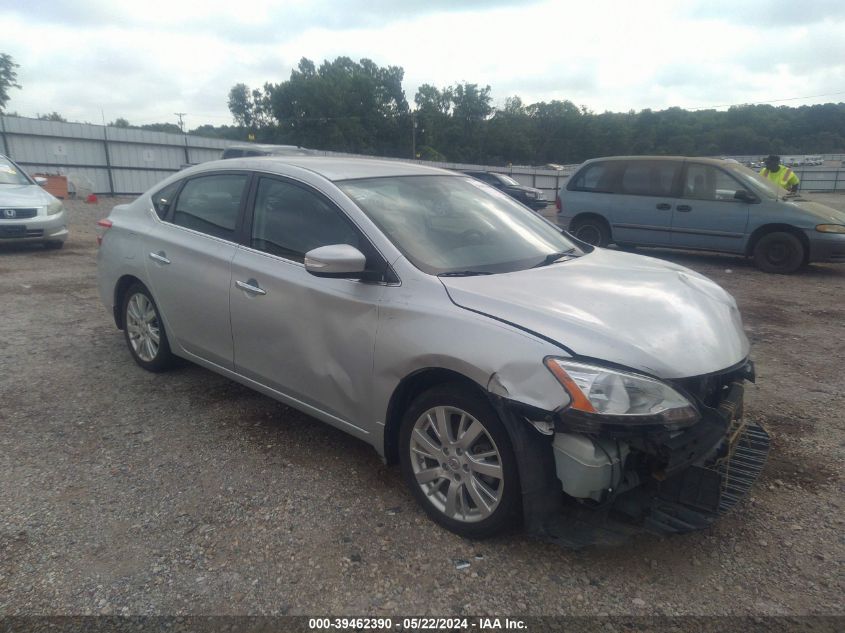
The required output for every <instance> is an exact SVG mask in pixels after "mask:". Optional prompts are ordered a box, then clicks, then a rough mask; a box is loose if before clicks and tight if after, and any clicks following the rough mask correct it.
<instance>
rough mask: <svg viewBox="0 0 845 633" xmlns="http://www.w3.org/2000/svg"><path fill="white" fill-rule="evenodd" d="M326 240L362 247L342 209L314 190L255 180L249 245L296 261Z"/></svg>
mask: <svg viewBox="0 0 845 633" xmlns="http://www.w3.org/2000/svg"><path fill="white" fill-rule="evenodd" d="M329 244H349V245H351V246H354V247H355V248H357V249H359V250H361V251H364V252H365V254H366V251H367V250H368V249H367V248H365V247H362V244H361V238H360V234H359V233H358V231H357V230H356V229H355V227H353V226H352V224H351V223H350V222H349V220H347V219H346V217H345V216H343V215H342V214H341V212H340V211H339V210H338V209H336V208H335V207H333V206H332V205H330V204H329V203H328V202H327V201H326V200H324V199H323V198H322V197H320V196H318V195H317V194H315V193H313V192H311V191H309V190H308V189H305V188H304V187H301V186H299V185H295V184H292V183H289V182H286V181H284V180H275V179H273V178H262V179H261V180H259V181H258V192H257V194H256V197H255V211H254V213H253V220H252V235H251V239H250V245H251V246H252V248H255V249H257V250H260V251H264V252H266V253H270V254H272V255H278V256H280V257H285V258H287V259H292V260H295V261H298V262H303V261H304V260H305V253H307V252H308V251H310V250H311V249H314V248H319V247H320V246H328V245H329Z"/></svg>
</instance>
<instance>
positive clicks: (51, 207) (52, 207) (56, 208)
mask: <svg viewBox="0 0 845 633" xmlns="http://www.w3.org/2000/svg"><path fill="white" fill-rule="evenodd" d="M63 208H64V207H63V206H62V201H61V200H53V201H52V202H51V203H50V204H48V205H47V207H46V210H47V215H56V214H57V213H61V212H62V209H63Z"/></svg>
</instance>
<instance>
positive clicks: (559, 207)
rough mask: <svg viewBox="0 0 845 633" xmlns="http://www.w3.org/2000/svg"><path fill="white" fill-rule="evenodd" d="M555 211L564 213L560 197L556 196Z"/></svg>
mask: <svg viewBox="0 0 845 633" xmlns="http://www.w3.org/2000/svg"><path fill="white" fill-rule="evenodd" d="M555 209H557V210H558V211H563V205H562V204H561V203H560V195H556V196H555Z"/></svg>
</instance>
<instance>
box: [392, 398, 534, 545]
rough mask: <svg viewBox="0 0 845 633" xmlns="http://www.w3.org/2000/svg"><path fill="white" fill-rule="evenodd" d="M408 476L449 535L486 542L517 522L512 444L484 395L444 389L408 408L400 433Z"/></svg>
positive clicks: (516, 480)
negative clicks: (479, 539)
mask: <svg viewBox="0 0 845 633" xmlns="http://www.w3.org/2000/svg"><path fill="white" fill-rule="evenodd" d="M400 462H401V466H402V475H403V477H404V478H405V482H406V483H407V485H408V487H409V488H410V489H411V492H412V494H413V495H414V497H415V498H416V499H417V501H418V502H419V503H420V505H422V507H423V509H424V510H425V511H426V513H427V514H428V515H429V516H430V517H431V518H432V519H434V521H436V522H437V523H439V524H440V525H442V526H443V527H445V528H446V529H448V530H451V531H452V532H455V533H456V534H459V535H461V536H464V537H468V538H486V537H489V536H493V535H495V534H498V533H501V532H503V531H504V530H506V529H507V528H508V527H510V525H511V524H512V523H513V522H514V520H515V519H516V518H517V516H518V510H519V501H520V494H521V491H520V485H519V474H518V472H517V466H516V458H515V457H514V453H513V448H512V446H511V441H510V437H509V436H508V433H507V431H506V430H505V427H504V425H503V424H502V423H501V421H500V420H499V417H498V415H497V414H496V412H495V411H494V410H493V408H492V407H491V406H490V403H489V402H487V400H485V399H484V398H483V397H482V396H481V395H479V394H475V393H471V392H468V391H467V390H466V388H460V387H457V386H455V385H441V386H437V387H434V388H432V389H431V390H429V391H427V392H425V393H423V394H422V395H420V396H419V397H418V398H417V399H416V400H414V402H413V403H412V404H411V406H410V407H409V409H408V411H407V412H406V413H405V416H404V418H403V421H402V429H401V432H400Z"/></svg>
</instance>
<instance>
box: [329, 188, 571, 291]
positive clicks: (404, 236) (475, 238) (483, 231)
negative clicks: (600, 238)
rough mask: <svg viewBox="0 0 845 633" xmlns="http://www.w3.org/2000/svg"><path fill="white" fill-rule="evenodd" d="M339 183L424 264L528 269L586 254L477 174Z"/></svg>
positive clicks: (437, 269)
mask: <svg viewBox="0 0 845 633" xmlns="http://www.w3.org/2000/svg"><path fill="white" fill-rule="evenodd" d="M337 185H338V186H339V187H340V188H341V189H342V190H343V192H344V193H346V195H348V196H349V197H350V198H351V199H352V200H353V201H354V202H355V203H356V204H357V205H358V206H359V207H360V208H361V209H362V210H363V211H364V213H366V214H367V216H369V218H370V219H371V220H372V221H373V222H374V223H375V224H376V225H377V226H378V227H379V229H381V231H382V232H383V233H384V234H385V235H386V236H387V237H388V239H390V240H391V241H392V242H393V244H395V245H396V247H397V248H398V249H399V250H400V251H401V252H402V253H403V254H404V255H405V257H407V258H408V260H409V261H410V262H411V263H412V264H414V266H416V267H417V268H419V269H420V270H422V271H424V272H427V273H429V274H433V275H439V274H443V273H459V274H483V273H500V272H511V271H515V270H523V269H525V268H530V267H531V266H536V265H538V264H539V263H541V262H543V261H544V260H545V259H546V258H547V257H548V256H549V255H551V254H552V253H563V252H572V253H574V254H576V255H578V254H581V251H580V250H579V249H578V247H577V246H576V245H575V244H574V243H573V242H571V241H570V240H569V239H568V238H567V237H566V236H565V235H564V233H563V232H562V231H561V230H560V229H558V228H556V227H554V226H552V225H551V224H550V223H548V222H546V221H545V220H543V219H542V218H540V217H538V216H537V214H535V213H533V212H532V211H530V210H529V209H526V208H525V207H523V206H522V205H521V204H519V203H518V202H516V201H515V200H513V198H511V197H509V196H507V195H505V194H503V193H501V192H500V191H498V190H496V189H494V188H493V187H490V186H489V185H485V184H484V183H482V182H479V181H478V180H475V179H474V178H469V177H462V176H394V177H381V178H367V179H361V180H347V181H341V182H338V183H337Z"/></svg>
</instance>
